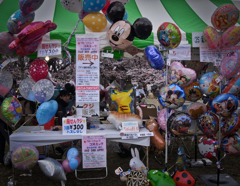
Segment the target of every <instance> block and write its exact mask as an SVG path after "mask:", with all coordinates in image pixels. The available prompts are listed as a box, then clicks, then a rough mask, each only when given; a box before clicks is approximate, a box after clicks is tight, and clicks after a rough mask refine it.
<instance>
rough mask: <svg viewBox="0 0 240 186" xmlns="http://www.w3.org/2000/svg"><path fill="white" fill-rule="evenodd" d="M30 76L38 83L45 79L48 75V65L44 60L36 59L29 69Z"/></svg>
mask: <svg viewBox="0 0 240 186" xmlns="http://www.w3.org/2000/svg"><path fill="white" fill-rule="evenodd" d="M29 74H30V75H31V77H32V78H33V80H34V81H36V82H37V81H39V80H41V79H45V78H46V77H47V75H48V64H47V63H46V61H44V60H42V59H35V60H34V61H33V62H32V63H31V65H30V67H29Z"/></svg>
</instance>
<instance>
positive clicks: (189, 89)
mask: <svg viewBox="0 0 240 186" xmlns="http://www.w3.org/2000/svg"><path fill="white" fill-rule="evenodd" d="M184 91H185V93H186V99H187V100H188V101H192V102H196V101H197V100H199V99H201V98H202V93H201V90H200V87H199V83H196V82H193V83H191V84H190V85H188V86H186V87H184Z"/></svg>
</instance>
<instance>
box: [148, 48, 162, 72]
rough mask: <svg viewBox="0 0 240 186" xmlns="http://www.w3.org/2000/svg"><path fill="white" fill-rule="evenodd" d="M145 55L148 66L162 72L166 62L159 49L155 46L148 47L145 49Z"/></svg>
mask: <svg viewBox="0 0 240 186" xmlns="http://www.w3.org/2000/svg"><path fill="white" fill-rule="evenodd" d="M145 54H146V57H147V60H148V64H149V65H150V66H151V67H152V68H154V69H156V70H162V68H163V66H164V64H165V62H164V59H163V57H162V54H161V53H160V52H159V51H158V49H157V48H156V47H155V46H154V45H151V46H147V47H146V48H145Z"/></svg>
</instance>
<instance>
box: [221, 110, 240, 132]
mask: <svg viewBox="0 0 240 186" xmlns="http://www.w3.org/2000/svg"><path fill="white" fill-rule="evenodd" d="M220 126H221V132H222V134H223V135H230V134H232V133H234V132H237V131H238V129H239V127H240V116H239V115H238V114H236V113H233V114H232V115H231V116H230V117H226V118H222V119H221V120H220Z"/></svg>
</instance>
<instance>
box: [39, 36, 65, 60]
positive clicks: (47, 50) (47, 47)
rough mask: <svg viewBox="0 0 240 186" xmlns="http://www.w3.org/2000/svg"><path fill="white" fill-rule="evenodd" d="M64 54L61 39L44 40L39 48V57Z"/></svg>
mask: <svg viewBox="0 0 240 186" xmlns="http://www.w3.org/2000/svg"><path fill="white" fill-rule="evenodd" d="M61 54H62V47H61V40H50V41H43V42H42V44H41V45H40V46H39V48H38V53H37V57H45V56H57V55H61Z"/></svg>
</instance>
